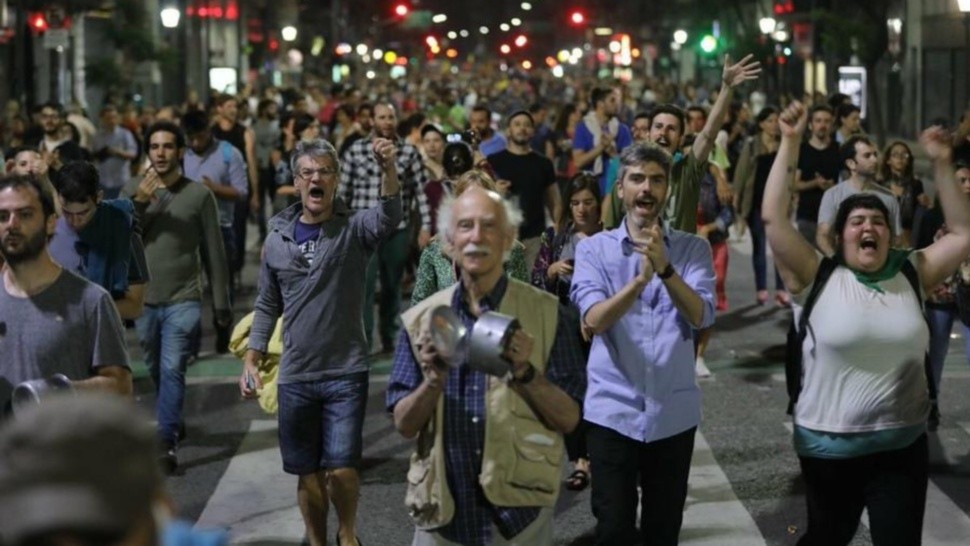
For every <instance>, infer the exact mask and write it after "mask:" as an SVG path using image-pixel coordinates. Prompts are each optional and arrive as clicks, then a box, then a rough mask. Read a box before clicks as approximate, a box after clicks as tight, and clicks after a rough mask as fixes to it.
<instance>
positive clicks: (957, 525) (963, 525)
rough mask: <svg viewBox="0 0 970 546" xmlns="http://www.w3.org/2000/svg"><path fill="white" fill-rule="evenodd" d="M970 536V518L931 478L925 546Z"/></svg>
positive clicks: (957, 545) (952, 545) (959, 544)
mask: <svg viewBox="0 0 970 546" xmlns="http://www.w3.org/2000/svg"><path fill="white" fill-rule="evenodd" d="M784 425H785V428H786V429H788V432H792V431H793V429H794V427H793V425H792V423H791V421H785V423H784ZM960 427H961V428H963V429H964V430H966V431H967V433H968V434H970V423H960ZM862 524H863V525H865V526H866V528H869V513H868V512H867V511H866V510H863V511H862ZM968 536H970V517H968V516H967V514H966V513H964V511H963V510H962V509H961V508H960V507H959V506H957V504H956V503H955V502H953V500H951V499H950V497H949V496H947V494H946V493H944V492H943V491H942V490H941V489H940V488H939V487H937V486H936V484H934V483H933V477H932V476H930V481H929V485H928V486H927V488H926V513H925V515H924V516H923V545H924V546H963V545H965V544H966V543H967V537H968Z"/></svg>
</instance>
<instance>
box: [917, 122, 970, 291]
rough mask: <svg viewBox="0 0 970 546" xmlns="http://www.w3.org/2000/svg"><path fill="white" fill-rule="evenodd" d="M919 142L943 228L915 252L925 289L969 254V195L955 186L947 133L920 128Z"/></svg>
mask: <svg viewBox="0 0 970 546" xmlns="http://www.w3.org/2000/svg"><path fill="white" fill-rule="evenodd" d="M920 142H921V143H922V144H923V148H924V149H925V150H926V153H927V155H929V156H930V159H932V160H933V171H934V178H935V180H936V191H937V195H938V196H939V199H938V200H939V202H940V205H941V206H942V207H943V216H944V217H945V218H946V227H947V233H946V234H945V235H944V236H942V237H940V238H939V239H937V240H936V241H935V242H934V243H933V244H932V245H930V246H928V247H926V248H924V249H923V250H921V251H919V252H918V253H917V262H916V263H917V267H918V269H919V274H920V280H921V281H922V283H923V291H924V292H928V291H930V290H931V289H932V288H933V287H934V286H936V285H937V284H939V283H940V282H942V281H943V280H944V279H945V278H946V277H948V276H950V275H952V274H953V272H954V271H956V269H957V267H959V266H960V263H961V262H963V260H965V259H966V258H967V256H968V255H970V197H968V196H966V195H964V194H963V193H962V192H961V191H960V190H959V189H958V188H957V183H956V178H955V176H954V172H953V162H952V154H953V150H952V148H951V147H950V135H949V134H948V133H947V132H946V131H944V130H943V128H941V127H939V126H933V127H930V128H929V129H927V130H925V131H923V135H922V136H921V137H920Z"/></svg>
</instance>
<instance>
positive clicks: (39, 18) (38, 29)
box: [27, 11, 50, 34]
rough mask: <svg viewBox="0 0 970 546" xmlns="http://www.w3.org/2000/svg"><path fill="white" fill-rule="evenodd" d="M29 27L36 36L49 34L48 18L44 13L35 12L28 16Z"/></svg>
mask: <svg viewBox="0 0 970 546" xmlns="http://www.w3.org/2000/svg"><path fill="white" fill-rule="evenodd" d="M27 25H28V26H29V27H30V31H31V32H33V33H34V34H40V33H42V32H47V29H48V28H50V26H49V25H48V24H47V17H45V16H44V14H43V13H42V12H39V11H34V12H31V13H29V14H28V15H27Z"/></svg>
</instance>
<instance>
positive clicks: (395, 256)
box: [364, 229, 410, 347]
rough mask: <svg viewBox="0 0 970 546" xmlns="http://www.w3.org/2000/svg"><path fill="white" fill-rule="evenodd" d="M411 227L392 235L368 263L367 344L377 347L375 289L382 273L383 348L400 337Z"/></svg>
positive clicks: (365, 324) (366, 299)
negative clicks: (375, 344)
mask: <svg viewBox="0 0 970 546" xmlns="http://www.w3.org/2000/svg"><path fill="white" fill-rule="evenodd" d="M408 233H409V231H408V230H407V229H400V230H398V231H395V232H394V233H392V234H391V235H389V236H388V237H387V238H386V239H384V240H383V241H382V242H381V244H380V245H378V247H377V252H375V253H374V255H373V256H371V259H370V262H369V263H368V264H367V277H366V292H365V293H364V331H365V332H366V333H367V343H368V344H370V345H371V346H373V336H374V288H375V284H376V283H377V275H378V273H380V276H381V297H380V301H378V302H377V303H378V306H379V307H380V326H379V327H380V336H381V345H382V346H383V347H393V346H394V341H395V338H396V337H397V328H398V326H397V320H398V315H399V314H400V313H401V278H402V277H403V276H404V266H405V264H406V263H407V259H408V245H409V243H410V238H409V237H408Z"/></svg>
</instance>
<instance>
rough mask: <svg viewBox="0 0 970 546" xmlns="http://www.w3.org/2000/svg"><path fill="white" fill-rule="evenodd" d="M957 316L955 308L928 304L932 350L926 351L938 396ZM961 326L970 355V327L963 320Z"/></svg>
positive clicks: (935, 391) (927, 311) (927, 316)
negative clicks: (951, 333)
mask: <svg viewBox="0 0 970 546" xmlns="http://www.w3.org/2000/svg"><path fill="white" fill-rule="evenodd" d="M956 316H957V314H956V310H954V309H941V308H939V307H931V306H929V305H927V306H926V323H927V325H929V328H930V350H929V351H928V352H927V353H926V361H927V366H928V368H929V374H930V377H931V378H932V380H933V386H934V387H935V388H934V390H933V392H934V393H935V394H936V397H937V398H939V396H940V378H942V377H943V364H945V363H946V353H947V351H948V350H949V349H950V332H951V331H952V330H953V322H954V320H955V319H956ZM960 328H961V329H962V330H963V338H964V341H965V342H966V344H967V354H968V355H970V328H967V327H966V326H964V324H963V323H962V322H961V323H960Z"/></svg>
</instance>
